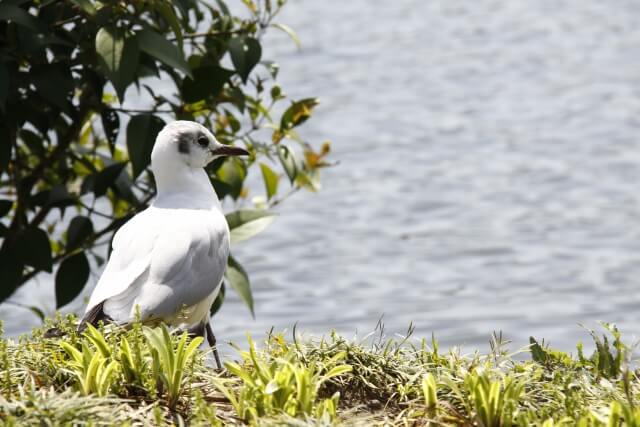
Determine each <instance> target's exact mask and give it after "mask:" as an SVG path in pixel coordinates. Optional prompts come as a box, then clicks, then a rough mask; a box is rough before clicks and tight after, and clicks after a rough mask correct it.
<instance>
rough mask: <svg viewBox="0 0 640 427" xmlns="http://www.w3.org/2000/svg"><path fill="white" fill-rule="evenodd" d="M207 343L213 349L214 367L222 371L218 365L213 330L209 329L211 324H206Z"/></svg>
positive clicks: (218, 359) (218, 360)
mask: <svg viewBox="0 0 640 427" xmlns="http://www.w3.org/2000/svg"><path fill="white" fill-rule="evenodd" d="M206 328H207V341H208V342H209V345H210V346H211V348H212V349H213V357H215V358H216V365H218V369H222V364H221V363H220V356H218V347H217V346H216V337H215V335H213V329H211V323H210V322H207V326H206Z"/></svg>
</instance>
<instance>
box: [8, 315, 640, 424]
mask: <svg viewBox="0 0 640 427" xmlns="http://www.w3.org/2000/svg"><path fill="white" fill-rule="evenodd" d="M75 321H76V320H75V319H74V318H72V317H69V318H66V319H58V320H57V322H56V323H57V325H58V326H59V327H61V328H62V329H64V330H66V331H67V332H68V335H67V336H65V337H64V338H60V339H45V338H43V337H42V334H43V329H36V330H34V331H33V333H32V334H31V335H30V336H24V337H21V338H20V339H19V340H13V339H2V340H0V420H1V421H2V422H3V423H4V425H16V426H17V425H20V426H21V425H36V424H37V425H74V424H76V425H182V424H189V425H229V424H232V425H239V424H249V425H291V426H321V425H363V426H364V425H403V426H404V425H430V426H439V425H466V426H485V427H489V426H508V425H522V426H527V425H540V426H545V427H552V426H574V425H575V426H584V427H586V426H618V425H628V426H640V407H639V406H638V403H639V402H638V397H639V393H640V382H639V381H638V374H637V372H636V371H634V370H633V368H630V365H631V366H633V364H632V363H630V361H629V358H630V348H629V347H628V346H626V345H625V344H624V343H623V341H622V338H621V337H620V334H619V332H618V330H617V329H616V328H615V326H613V325H609V324H603V334H602V335H599V334H597V333H596V332H593V331H591V335H592V337H593V339H594V342H595V347H596V350H595V352H594V354H593V355H591V356H588V357H587V356H585V354H584V351H583V350H582V346H581V345H578V347H577V351H576V355H575V356H572V355H570V354H567V353H564V352H560V351H556V350H552V349H549V348H548V347H547V346H546V345H545V344H544V343H539V342H537V341H536V340H535V339H533V338H532V339H531V346H530V348H529V349H528V350H527V352H528V353H529V354H530V357H527V359H528V360H520V359H522V354H520V355H519V356H517V358H514V355H513V354H510V353H509V352H508V350H507V349H506V348H505V347H506V343H504V342H503V340H502V338H501V337H500V336H494V337H493V339H492V345H491V351H490V352H489V353H488V354H480V353H478V352H476V353H473V354H461V353H460V352H459V351H458V350H455V349H453V350H449V351H446V352H444V351H442V350H441V349H440V348H439V347H438V344H437V342H436V341H435V339H431V340H429V341H427V340H422V341H418V340H416V339H414V338H412V337H406V338H405V339H402V340H388V339H384V338H383V336H382V332H380V334H379V335H377V336H375V337H374V336H370V337H368V338H367V339H364V340H362V341H350V340H346V339H344V338H343V337H341V336H339V335H337V334H335V333H331V334H329V335H328V336H327V337H325V338H322V339H318V340H300V339H296V337H295V333H294V339H293V340H291V341H287V340H286V339H285V338H284V336H283V335H282V334H274V333H269V334H267V337H266V339H265V340H264V342H263V343H261V345H256V343H255V342H254V341H253V340H252V339H251V338H248V345H247V347H248V350H242V349H240V348H238V349H237V355H236V357H235V359H236V360H235V361H227V362H226V363H225V370H224V371H223V372H217V371H215V370H214V369H212V368H211V362H210V355H208V354H206V352H202V351H201V350H199V349H198V348H197V347H198V345H199V344H200V343H201V340H200V339H196V340H189V339H188V338H187V336H186V335H184V334H182V335H181V334H170V333H169V331H168V330H167V329H166V328H164V327H162V326H161V327H159V328H156V329H150V328H147V327H144V326H141V325H138V324H136V325H134V326H133V327H132V328H130V329H128V330H117V329H115V328H113V327H110V326H107V327H105V328H100V329H94V328H88V329H87V330H86V331H85V332H84V334H82V335H80V336H78V335H76V334H75V333H74V332H73V330H74V325H75ZM48 326H50V325H48ZM408 335H411V330H410V331H409V334H408Z"/></svg>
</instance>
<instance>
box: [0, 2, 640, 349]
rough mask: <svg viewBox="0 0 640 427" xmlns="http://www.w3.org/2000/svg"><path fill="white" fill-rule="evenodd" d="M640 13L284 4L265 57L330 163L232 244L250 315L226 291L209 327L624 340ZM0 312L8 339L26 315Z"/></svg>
mask: <svg viewBox="0 0 640 427" xmlns="http://www.w3.org/2000/svg"><path fill="white" fill-rule="evenodd" d="M639 18H640V4H638V3H637V2H635V1H618V2H601V1H596V0H565V1H557V0H553V1H552V0H538V1H535V2H527V1H506V0H504V1H496V0H494V1H490V0H476V1H474V2H468V1H456V0H438V1H436V0H432V1H423V0H395V1H393V2H385V1H371V0H350V1H348V2H346V1H335V0H330V1H322V2H318V1H310V0H306V1H300V0H298V1H295V0H291V2H290V4H289V5H288V6H287V7H286V8H285V10H284V12H283V13H282V15H281V16H280V17H279V21H280V22H284V23H287V24H289V25H290V26H292V27H293V28H295V29H296V30H297V32H298V34H299V36H300V38H301V39H302V42H303V49H302V51H299V52H298V51H296V49H295V47H294V45H293V44H292V43H291V42H290V41H289V40H288V39H287V37H286V36H285V35H284V34H280V33H273V32H272V33H271V34H270V35H269V36H268V37H267V40H266V45H267V50H266V53H265V56H266V57H270V58H273V59H275V60H277V61H279V62H280V63H281V64H282V69H281V74H280V77H279V79H280V81H281V84H282V86H283V88H284V89H285V90H286V91H287V93H288V94H289V95H290V96H292V97H293V98H301V97H307V96H311V95H317V96H320V98H321V100H322V104H321V106H320V107H319V108H318V110H317V113H316V114H315V117H314V118H313V119H312V120H310V121H309V122H308V124H306V125H305V127H304V128H303V135H304V136H305V138H307V139H308V140H311V141H316V142H321V141H322V140H324V139H331V140H332V141H333V149H334V151H333V155H332V158H333V159H335V160H338V161H339V162H340V164H339V165H338V166H337V167H334V168H332V169H329V170H326V171H324V174H323V186H324V188H323V190H322V191H321V192H320V193H318V194H298V195H296V196H295V197H293V198H291V199H290V200H288V201H287V203H285V204H283V205H282V207H281V208H280V217H279V218H278V220H277V221H276V222H275V223H274V224H273V225H272V226H271V228H270V229H269V230H268V231H267V232H265V233H264V234H263V235H261V236H260V237H258V238H256V239H254V240H252V241H250V242H247V243H245V244H243V245H242V246H239V247H238V248H235V249H234V252H235V254H236V256H237V258H238V259H239V260H241V261H242V262H243V264H244V266H245V267H246V269H247V270H248V271H249V272H250V275H251V278H252V282H253V288H254V296H255V300H256V319H255V320H253V319H252V318H251V317H250V315H249V314H248V311H247V310H246V308H245V307H244V306H243V305H242V303H241V302H240V301H239V300H238V299H237V297H235V296H234V295H233V294H232V292H229V293H228V295H229V299H228V301H227V303H226V304H225V305H224V307H223V309H222V311H221V313H220V315H219V316H217V317H216V318H214V322H215V323H214V325H215V329H216V331H217V334H218V336H219V338H221V339H224V340H234V341H238V340H242V339H243V336H244V332H245V330H249V331H251V332H252V333H253V335H256V336H261V335H262V334H264V332H265V331H266V330H268V329H269V327H271V326H275V328H276V329H284V328H289V329H290V328H291V326H292V325H293V324H294V323H295V322H298V327H299V329H301V330H304V331H307V332H308V333H310V334H322V333H326V332H327V331H328V330H329V329H330V328H336V329H337V330H338V331H340V332H342V333H345V334H347V335H349V336H351V335H353V334H354V333H355V332H356V330H357V331H359V332H360V333H361V334H364V333H366V332H369V331H371V330H372V329H373V328H374V326H375V325H376V323H377V321H378V319H379V318H380V316H382V315H384V323H385V325H386V329H387V332H388V333H394V332H399V333H402V332H403V331H405V330H406V328H407V326H408V325H409V324H410V322H413V324H414V325H415V326H416V335H417V336H430V335H431V332H435V334H436V336H437V337H438V338H439V339H440V341H441V342H442V343H443V345H454V344H455V345H463V346H464V347H465V348H466V349H474V348H481V349H486V348H487V345H486V343H487V341H488V339H489V336H490V334H491V332H492V331H494V330H502V331H504V333H505V335H506V336H507V337H508V338H510V339H512V340H513V341H514V344H513V346H512V347H518V346H520V345H523V344H525V343H526V342H527V340H528V337H529V335H534V336H536V337H540V338H541V337H544V338H545V339H546V340H548V341H550V342H551V343H552V345H554V346H555V347H559V348H562V349H565V350H571V349H572V348H573V346H574V345H575V343H576V342H577V341H578V340H584V339H587V334H586V333H585V331H584V330H583V329H582V328H581V327H580V326H578V323H584V324H586V325H588V326H591V327H593V326H595V325H596V322H597V321H598V320H604V321H610V322H616V323H618V325H619V326H621V328H622V330H623V331H624V332H625V333H626V334H627V339H628V340H629V341H630V340H632V337H634V336H635V335H634V334H635V333H636V331H637V330H636V327H637V325H638V324H639V323H640V310H637V307H638V306H639V304H640V292H638V291H637V289H638V286H637V284H638V280H640V279H639V277H640V192H639V191H638V187H637V183H638V182H640V149H639V148H640V140H639V139H638V135H639V134H640V133H639V130H640V115H639V113H640V27H639V26H638V25H637V22H638V19H639ZM48 292H50V288H49V287H46V288H45V287H44V286H39V287H38V286H31V287H30V288H29V289H27V290H24V291H22V292H21V295H23V296H26V297H28V298H31V300H34V301H35V302H38V301H44V304H46V303H47V301H50V295H51V294H50V293H48ZM80 306H81V303H79V305H78V308H79V307H80ZM0 311H1V312H0V318H3V319H6V320H7V323H8V324H7V328H8V330H9V331H14V332H15V331H18V330H24V329H25V328H27V327H29V326H30V325H31V324H32V323H34V322H35V320H33V319H31V318H30V317H29V316H30V315H29V314H25V313H24V312H21V311H19V310H18V309H15V308H7V307H6V306H5V307H2V308H1V309H0Z"/></svg>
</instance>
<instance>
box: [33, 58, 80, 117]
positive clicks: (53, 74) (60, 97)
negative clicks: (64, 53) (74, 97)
mask: <svg viewBox="0 0 640 427" xmlns="http://www.w3.org/2000/svg"><path fill="white" fill-rule="evenodd" d="M30 76H31V78H32V81H33V84H34V85H35V87H36V90H37V91H38V94H39V95H40V96H42V98H43V99H44V100H45V101H47V102H49V103H50V104H52V105H55V106H56V107H58V108H60V109H61V110H62V111H63V112H65V113H69V105H70V102H69V99H70V97H71V91H72V90H73V78H72V77H71V74H70V71H69V69H65V68H64V67H63V66H61V65H58V64H52V65H40V66H34V67H33V68H32V70H31V71H30Z"/></svg>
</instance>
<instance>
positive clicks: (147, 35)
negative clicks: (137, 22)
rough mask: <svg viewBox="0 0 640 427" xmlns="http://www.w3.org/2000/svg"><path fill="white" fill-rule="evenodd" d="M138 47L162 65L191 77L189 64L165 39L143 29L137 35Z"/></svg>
mask: <svg viewBox="0 0 640 427" xmlns="http://www.w3.org/2000/svg"><path fill="white" fill-rule="evenodd" d="M136 37H137V38H138V45H139V46H140V49H141V50H142V51H144V52H146V53H148V54H149V55H151V56H153V57H154V58H156V59H157V60H159V61H160V62H162V63H163V64H165V65H167V66H169V67H171V68H176V69H178V70H180V71H182V72H183V73H185V74H186V75H187V76H189V77H193V76H192V74H191V70H190V69H189V64H187V61H185V59H184V56H183V55H182V54H181V53H180V51H179V50H178V48H177V47H176V45H174V44H173V43H171V42H170V41H168V40H167V39H165V38H164V37H163V36H162V35H160V34H158V33H156V32H155V31H153V30H151V29H148V28H145V29H144V30H142V31H140V32H138V33H137V35H136Z"/></svg>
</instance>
